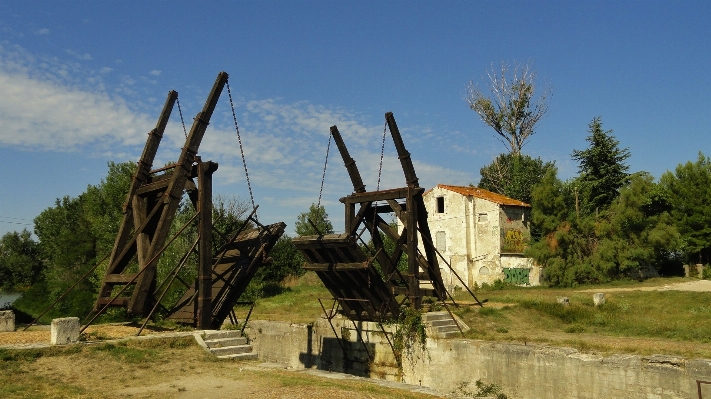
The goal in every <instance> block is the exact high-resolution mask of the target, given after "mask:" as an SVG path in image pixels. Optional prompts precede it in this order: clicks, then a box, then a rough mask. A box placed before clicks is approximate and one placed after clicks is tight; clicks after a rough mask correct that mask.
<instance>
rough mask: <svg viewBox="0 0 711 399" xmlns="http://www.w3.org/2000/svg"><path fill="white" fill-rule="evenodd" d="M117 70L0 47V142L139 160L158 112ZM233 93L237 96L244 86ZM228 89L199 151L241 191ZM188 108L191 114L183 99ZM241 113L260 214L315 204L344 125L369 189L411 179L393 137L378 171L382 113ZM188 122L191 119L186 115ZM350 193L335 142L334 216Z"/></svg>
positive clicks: (172, 146) (166, 144)
mask: <svg viewBox="0 0 711 399" xmlns="http://www.w3.org/2000/svg"><path fill="white" fill-rule="evenodd" d="M112 71H113V69H112V68H108V67H104V68H101V69H99V70H98V71H96V72H91V71H88V70H87V69H84V68H82V67H81V66H80V65H78V64H76V63H73V62H68V61H65V62H61V61H58V60H56V59H40V58H38V57H36V56H34V55H32V54H28V53H27V52H25V51H24V50H23V49H21V48H17V47H15V48H3V47H1V46H0V87H2V94H3V95H2V96H0V146H6V147H7V146H12V147H18V148H33V149H35V150H36V149H40V150H44V151H77V150H81V151H82V152H84V153H87V154H93V155H94V156H99V157H106V158H108V159H111V160H117V161H123V160H125V159H135V158H136V157H137V156H138V155H139V154H140V152H141V148H142V147H143V144H144V143H145V138H146V133H147V132H148V131H149V130H150V129H151V128H152V127H153V125H154V123H155V120H156V118H157V116H158V115H157V114H156V115H149V114H146V113H144V112H138V111H136V108H135V107H131V106H130V104H129V101H127V100H129V99H131V98H132V96H133V95H134V94H135V91H136V90H137V87H138V86H142V85H138V84H137V81H136V78H133V77H131V76H128V75H119V76H118V77H117V79H118V80H117V82H116V83H115V84H114V85H112V86H109V87H106V86H107V85H106V84H105V83H104V82H103V81H102V76H103V74H106V73H109V72H112ZM153 72H157V73H153ZM159 74H160V71H157V70H156V71H152V72H150V75H153V76H158V75H159ZM153 94H155V93H153ZM233 94H234V95H235V98H240V96H239V93H233ZM222 96H223V98H221V101H220V102H219V103H218V108H217V109H216V110H215V114H214V115H213V118H212V121H211V122H212V123H211V124H210V127H209V128H208V130H207V132H206V134H205V136H204V138H203V141H202V145H201V147H200V155H201V156H202V157H203V159H211V160H213V161H216V162H218V163H219V164H220V167H219V171H218V173H217V174H216V175H215V178H216V181H217V184H218V186H219V187H218V189H220V190H221V191H223V192H224V191H227V192H229V191H230V190H236V191H239V192H244V190H243V188H236V187H244V182H245V174H244V168H243V165H242V158H241V151H240V144H239V141H238V139H237V131H236V129H235V126H234V124H233V120H232V112H231V110H230V109H229V102H228V101H227V99H226V93H223V95H222ZM156 97H157V96H156ZM203 101H204V99H203ZM176 111H177V109H174V113H173V115H172V118H171V122H170V123H169V124H168V128H167V130H166V133H165V138H164V139H163V143H162V145H161V150H160V152H159V154H158V156H157V158H156V161H155V163H154V164H156V165H159V164H163V163H167V162H170V161H174V160H175V159H177V157H178V154H179V153H180V149H181V148H182V147H183V145H184V142H185V135H184V132H183V128H182V126H181V124H180V119H179V117H178V113H177V112H176ZM183 113H184V114H185V115H189V114H191V113H192V112H191V111H190V110H188V109H186V107H185V104H184V105H183ZM236 113H237V115H238V117H237V118H238V124H239V132H240V135H241V139H242V151H243V152H244V156H245V158H246V162H247V166H248V168H249V173H250V178H251V181H252V186H253V188H254V191H255V195H256V196H257V197H258V198H263V199H265V201H266V202H267V203H268V204H271V206H273V207H275V208H277V209H272V210H271V211H269V212H267V211H266V210H263V211H262V212H264V213H269V214H271V215H272V216H271V218H272V220H273V221H276V220H278V219H274V218H282V219H281V220H287V221H292V220H294V219H295V218H296V215H297V214H298V213H299V212H301V211H303V210H304V209H306V208H307V207H308V205H309V204H310V203H312V202H316V201H317V199H318V192H319V190H320V186H321V178H322V173H323V166H324V161H325V157H326V148H327V144H328V140H329V128H330V127H331V126H332V125H337V126H338V128H339V131H340V132H341V134H342V136H343V138H344V141H345V142H346V144H347V146H348V149H349V151H350V153H351V155H352V156H353V157H354V158H355V159H356V161H357V165H358V167H359V169H360V172H361V174H362V176H363V180H364V181H365V183H366V185H367V187H368V189H369V190H375V189H376V188H377V186H378V177H379V172H381V174H380V187H379V188H380V189H386V188H393V187H402V186H404V185H405V178H404V176H403V172H402V168H401V165H400V161H399V160H398V158H397V155H396V154H395V152H394V149H393V147H392V142H389V143H388V144H387V147H386V154H385V157H384V159H383V164H382V170H381V169H380V144H381V139H382V134H383V125H382V122H381V121H380V120H378V119H380V118H375V119H373V117H369V116H363V115H360V114H358V113H355V112H352V111H350V110H347V109H342V108H334V107H327V106H323V105H318V104H312V103H310V102H308V101H299V102H291V103H290V102H286V101H283V100H282V99H274V98H266V99H254V100H248V101H245V100H241V101H240V102H239V103H238V104H237V108H236ZM186 122H188V123H190V119H186ZM187 129H189V126H188V127H187ZM401 130H403V132H404V134H406V135H408V136H418V137H422V136H423V135H427V134H432V132H431V131H429V130H428V129H427V128H418V127H414V128H413V127H407V126H404V127H401ZM415 168H416V170H417V173H418V177H419V178H420V184H421V185H422V186H424V187H427V186H431V185H434V184H436V183H441V182H446V183H452V184H466V183H469V182H471V176H470V175H469V174H467V173H463V172H459V171H455V170H451V169H447V168H444V167H441V166H439V165H434V164H430V163H426V162H418V161H415ZM443 176H446V178H444V177H443ZM350 192H352V186H351V183H350V180H349V178H348V175H347V173H346V170H345V168H344V167H343V161H342V159H341V157H340V154H339V153H338V150H337V149H336V146H335V144H334V143H331V147H330V156H329V164H328V169H327V176H326V182H325V185H324V193H323V201H322V202H323V203H324V204H325V205H326V206H327V209H328V211H329V212H330V213H331V214H332V215H335V216H336V217H335V218H334V219H333V220H334V223H336V222H337V221H339V220H341V217H340V215H341V214H342V211H340V210H339V208H340V207H341V204H340V203H339V202H338V200H337V199H338V198H339V197H341V196H343V195H345V194H348V193H350ZM242 196H243V197H244V195H242ZM258 201H259V200H258ZM272 220H270V221H272Z"/></svg>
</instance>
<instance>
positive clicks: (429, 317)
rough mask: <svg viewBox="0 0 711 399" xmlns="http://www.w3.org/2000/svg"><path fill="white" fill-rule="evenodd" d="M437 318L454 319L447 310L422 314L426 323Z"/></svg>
mask: <svg viewBox="0 0 711 399" xmlns="http://www.w3.org/2000/svg"><path fill="white" fill-rule="evenodd" d="M435 320H452V316H450V315H449V313H447V312H427V313H425V314H424V315H422V321H424V322H425V323H428V322H431V321H435Z"/></svg>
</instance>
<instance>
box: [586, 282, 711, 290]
mask: <svg viewBox="0 0 711 399" xmlns="http://www.w3.org/2000/svg"><path fill="white" fill-rule="evenodd" d="M624 291H695V292H711V280H697V281H687V282H684V283H674V284H667V285H661V286H656V287H620V288H592V289H589V290H580V291H575V292H624Z"/></svg>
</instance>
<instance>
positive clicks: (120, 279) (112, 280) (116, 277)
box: [104, 273, 136, 284]
mask: <svg viewBox="0 0 711 399" xmlns="http://www.w3.org/2000/svg"><path fill="white" fill-rule="evenodd" d="M134 277H136V274H135V273H134V274H109V275H107V276H104V283H106V284H128V283H129V282H130V281H131V280H133V278H134Z"/></svg>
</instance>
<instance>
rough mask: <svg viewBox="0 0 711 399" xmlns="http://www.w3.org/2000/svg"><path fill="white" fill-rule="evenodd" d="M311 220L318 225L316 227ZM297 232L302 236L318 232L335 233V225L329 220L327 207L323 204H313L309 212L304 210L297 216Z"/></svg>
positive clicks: (295, 227)
mask: <svg viewBox="0 0 711 399" xmlns="http://www.w3.org/2000/svg"><path fill="white" fill-rule="evenodd" d="M309 220H311V222H312V223H313V224H314V225H316V228H314V226H313V225H311V223H309ZM294 230H295V231H296V234H298V235H300V236H313V235H317V234H333V225H332V224H331V221H330V220H328V214H327V213H326V208H324V206H323V205H319V206H317V205H316V204H311V206H310V207H309V211H308V212H302V213H300V214H299V216H298V217H297V218H296V224H295V226H294Z"/></svg>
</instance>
